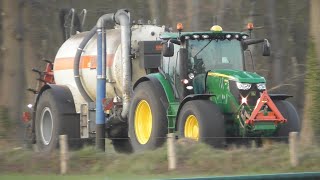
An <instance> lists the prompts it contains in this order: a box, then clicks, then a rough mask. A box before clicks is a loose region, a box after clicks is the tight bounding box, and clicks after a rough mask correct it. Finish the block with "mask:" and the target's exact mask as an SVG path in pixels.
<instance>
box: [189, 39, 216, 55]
mask: <svg viewBox="0 0 320 180" xmlns="http://www.w3.org/2000/svg"><path fill="white" fill-rule="evenodd" d="M212 40H213V39H211V40H210V41H209V42H208V44H206V45H205V46H203V47H202V48H201V49H200V51H198V52H197V53H196V55H194V56H193V58H195V57H196V56H197V55H198V54H199V53H200V52H201V51H202V50H204V48H206V47H207V46H208V45H209V44H210V43H211V41H212Z"/></svg>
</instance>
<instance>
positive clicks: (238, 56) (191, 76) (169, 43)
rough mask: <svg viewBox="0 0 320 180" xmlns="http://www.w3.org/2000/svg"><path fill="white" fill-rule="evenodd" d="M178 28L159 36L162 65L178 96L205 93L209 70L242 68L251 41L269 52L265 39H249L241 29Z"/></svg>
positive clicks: (237, 69)
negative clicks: (185, 29) (194, 30)
mask: <svg viewBox="0 0 320 180" xmlns="http://www.w3.org/2000/svg"><path fill="white" fill-rule="evenodd" d="M177 29H178V31H179V32H177V33H165V34H163V35H162V37H161V38H162V40H164V43H163V60H162V65H161V69H162V70H163V72H164V73H165V74H167V75H168V76H169V79H170V80H171V82H172V84H173V86H174V87H175V88H176V91H177V94H178V96H179V98H180V99H182V98H184V97H185V96H187V95H189V94H204V93H207V89H206V78H207V76H208V73H209V72H214V71H218V70H235V71H239V72H240V71H245V70H246V64H245V58H244V51H245V50H246V49H247V47H248V45H250V44H256V43H261V42H263V43H264V44H263V55H265V56H268V55H270V45H269V42H268V41H267V40H265V39H262V40H259V39H250V36H249V35H248V34H246V33H243V32H227V31H223V29H222V28H221V27H220V26H218V25H215V26H212V28H211V29H210V31H206V32H181V31H182V26H181V24H180V25H179V24H178V26H177ZM250 34H251V33H250Z"/></svg>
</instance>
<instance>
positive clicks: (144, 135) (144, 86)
mask: <svg viewBox="0 0 320 180" xmlns="http://www.w3.org/2000/svg"><path fill="white" fill-rule="evenodd" d="M161 98H162V100H165V101H166V99H165V96H163V90H162V89H157V88H155V86H154V85H153V84H152V82H150V81H145V82H142V83H140V84H139V85H138V86H137V87H136V88H135V91H134V95H133V98H132V102H131V103H132V104H131V108H130V112H129V136H130V139H131V144H132V146H133V149H134V151H145V150H152V149H155V148H158V147H160V146H161V145H162V144H163V143H164V142H165V139H166V134H167V131H168V120H167V116H166V108H165V106H164V105H163V104H162V102H161V100H160V99H161Z"/></svg>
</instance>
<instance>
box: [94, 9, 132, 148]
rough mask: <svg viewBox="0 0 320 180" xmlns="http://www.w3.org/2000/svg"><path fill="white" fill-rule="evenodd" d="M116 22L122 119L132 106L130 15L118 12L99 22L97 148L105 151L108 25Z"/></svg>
mask: <svg viewBox="0 0 320 180" xmlns="http://www.w3.org/2000/svg"><path fill="white" fill-rule="evenodd" d="M109 22H116V23H118V24H120V26H121V48H122V49H121V54H122V55H121V58H122V62H123V79H122V83H123V94H122V97H123V110H122V112H121V117H122V118H126V117H127V115H128V112H129V105H130V87H131V64H130V58H129V54H130V13H129V11H127V10H123V9H121V10H118V11H117V12H116V13H115V14H105V15H103V16H101V17H100V18H99V20H98V21H97V25H96V27H97V51H98V52H97V98H96V148H97V149H98V150H102V151H104V150H105V140H104V138H105V116H104V110H103V105H102V101H103V99H104V98H105V97H106V64H107V62H108V59H107V55H106V49H107V44H106V39H107V36H106V31H105V30H106V25H107V23H109Z"/></svg>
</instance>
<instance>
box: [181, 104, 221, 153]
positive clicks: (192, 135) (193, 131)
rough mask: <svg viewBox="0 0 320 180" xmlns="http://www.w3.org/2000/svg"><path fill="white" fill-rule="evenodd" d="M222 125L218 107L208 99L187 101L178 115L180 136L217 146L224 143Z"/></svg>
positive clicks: (219, 146)
mask: <svg viewBox="0 0 320 180" xmlns="http://www.w3.org/2000/svg"><path fill="white" fill-rule="evenodd" d="M224 126H225V125H224V118H223V115H222V113H221V111H220V109H219V107H218V106H217V105H215V104H213V103H212V102H211V101H209V100H193V101H189V102H187V103H186V104H185V105H184V106H183V107H182V109H181V111H180V114H179V117H178V130H179V133H180V135H181V136H182V137H185V138H189V139H192V140H195V141H200V142H204V143H206V144H209V145H212V146H213V147H217V148H221V147H224V145H225V138H224V137H225V128H224Z"/></svg>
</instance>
